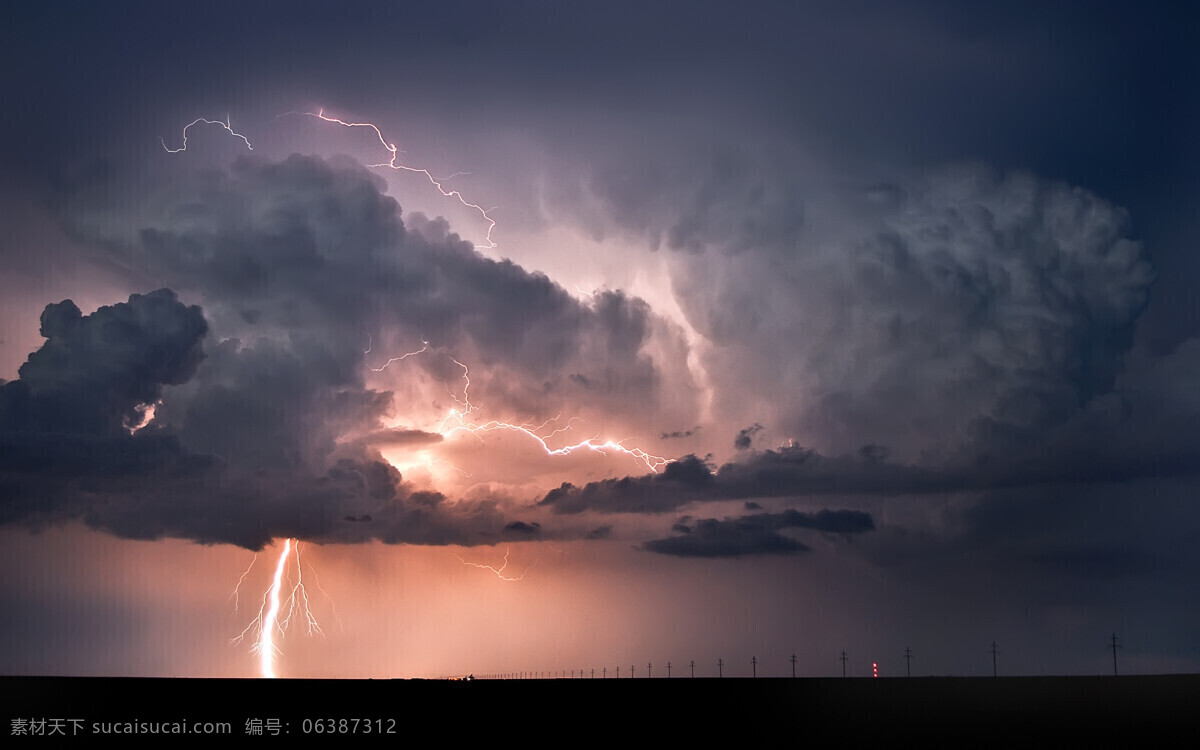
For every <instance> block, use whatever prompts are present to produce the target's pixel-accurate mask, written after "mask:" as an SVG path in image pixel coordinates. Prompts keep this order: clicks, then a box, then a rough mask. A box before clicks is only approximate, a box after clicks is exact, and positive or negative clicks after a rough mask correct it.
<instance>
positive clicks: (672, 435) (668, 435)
mask: <svg viewBox="0 0 1200 750" xmlns="http://www.w3.org/2000/svg"><path fill="white" fill-rule="evenodd" d="M699 431H700V426H699V425H697V426H696V427H693V428H692V429H690V430H675V431H673V432H664V433H661V434H660V435H659V439H660V440H675V439H677V438H686V437H691V436H692V435H695V434H696V433H697V432H699Z"/></svg>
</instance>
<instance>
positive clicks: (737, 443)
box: [733, 422, 763, 451]
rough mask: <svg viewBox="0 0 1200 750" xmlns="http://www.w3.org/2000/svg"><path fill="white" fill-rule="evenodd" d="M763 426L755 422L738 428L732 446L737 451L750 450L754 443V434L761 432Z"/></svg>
mask: <svg viewBox="0 0 1200 750" xmlns="http://www.w3.org/2000/svg"><path fill="white" fill-rule="evenodd" d="M762 428H763V426H762V425H760V424H759V423H757V422H755V423H754V424H752V425H750V426H749V427H747V428H745V429H742V430H739V431H738V434H737V437H735V438H734V439H733V447H734V448H736V449H737V450H739V451H745V450H750V446H751V445H752V444H753V443H754V436H755V435H757V434H758V433H760V432H762Z"/></svg>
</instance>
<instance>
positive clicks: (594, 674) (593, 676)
mask: <svg viewBox="0 0 1200 750" xmlns="http://www.w3.org/2000/svg"><path fill="white" fill-rule="evenodd" d="M592 679H593V680H594V679H596V668H595V667H592Z"/></svg>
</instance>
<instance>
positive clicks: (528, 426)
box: [371, 341, 673, 473]
mask: <svg viewBox="0 0 1200 750" xmlns="http://www.w3.org/2000/svg"><path fill="white" fill-rule="evenodd" d="M421 343H422V347H421V348H420V349H418V350H416V351H412V352H408V353H407V354H403V355H401V356H398V357H392V358H391V359H389V360H388V361H387V362H385V363H384V365H383V366H382V367H372V368H371V370H372V371H373V372H382V371H383V370H385V369H387V367H388V366H389V365H391V364H393V363H395V362H400V361H402V360H405V359H407V358H409V357H413V356H416V355H418V354H424V353H425V352H428V351H430V346H429V342H428V341H422V342H421ZM445 356H447V357H449V359H450V361H451V362H453V363H454V364H456V365H458V366H459V367H461V368H462V380H463V387H462V396H461V397H460V396H459V395H457V394H456V393H455V392H454V391H452V390H450V387H449V386H446V392H447V393H448V394H449V395H450V398H451V399H453V400H454V403H455V406H454V407H452V408H451V409H450V410H449V411H448V412H447V414H446V416H445V417H444V418H443V419H442V421H441V423H440V424H439V425H438V427H437V432H438V433H440V434H441V435H442V437H444V438H449V437H451V436H452V435H454V434H456V433H459V432H467V433H470V434H471V435H474V436H475V437H476V438H477V439H478V440H479V441H480V442H481V443H482V442H484V438H483V437H482V435H483V434H484V433H488V432H494V431H497V430H504V431H511V432H518V433H521V434H522V435H525V436H526V437H528V438H529V439H530V440H533V441H535V442H536V443H537V444H538V445H539V446H540V447H541V449H542V451H543V452H545V454H546V455H548V456H569V455H571V454H572V453H575V452H577V451H583V450H590V451H593V452H595V453H598V454H600V455H602V456H607V455H608V454H609V453H610V452H611V453H620V454H624V455H627V456H631V457H632V458H635V459H637V460H638V461H639V462H641V463H642V464H643V465H644V466H645V467H646V468H647V469H649V470H650V471H652V472H654V473H658V471H659V469H661V468H662V467H663V466H666V465H667V464H669V463H671V461H672V460H673V459H669V458H665V457H663V456H656V455H653V454H651V453H647V452H646V451H644V450H642V449H641V448H627V447H625V446H624V445H623V443H624V442H625V440H603V441H601V440H600V436H599V435H596V436H593V437H590V438H588V439H587V440H581V441H579V442H578V443H574V444H571V445H564V446H561V447H558V448H551V447H550V444H549V443H548V442H547V441H548V440H550V439H552V438H553V437H554V436H556V435H558V434H559V433H561V432H566V431H567V430H570V429H572V427H573V425H574V423H575V422H576V421H579V418H578V417H571V418H570V419H568V420H567V424H566V426H565V427H557V426H556V427H553V428H551V429H550V431H549V432H548V433H546V428H547V427H548V426H549V425H557V424H559V422H560V421H561V419H562V415H561V414H560V415H558V416H556V417H554V418H553V419H548V420H546V421H545V422H543V423H542V424H541V425H538V426H534V425H533V423H532V420H530V421H526V422H523V423H520V424H517V423H513V422H506V421H502V420H495V419H494V420H490V421H487V422H473V421H469V420H468V418H469V417H470V415H471V414H473V413H475V412H477V411H479V410H480V407H479V406H477V405H476V404H472V403H471V370H470V368H469V367H467V365H465V364H463V363H462V362H460V361H459V360H458V359H456V358H454V357H452V356H450V355H449V354H446V355H445ZM460 471H461V470H460Z"/></svg>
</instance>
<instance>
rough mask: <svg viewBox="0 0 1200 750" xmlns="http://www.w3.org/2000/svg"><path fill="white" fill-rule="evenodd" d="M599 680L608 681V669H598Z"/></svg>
mask: <svg viewBox="0 0 1200 750" xmlns="http://www.w3.org/2000/svg"><path fill="white" fill-rule="evenodd" d="M600 679H602V680H607V679H608V667H600Z"/></svg>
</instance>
